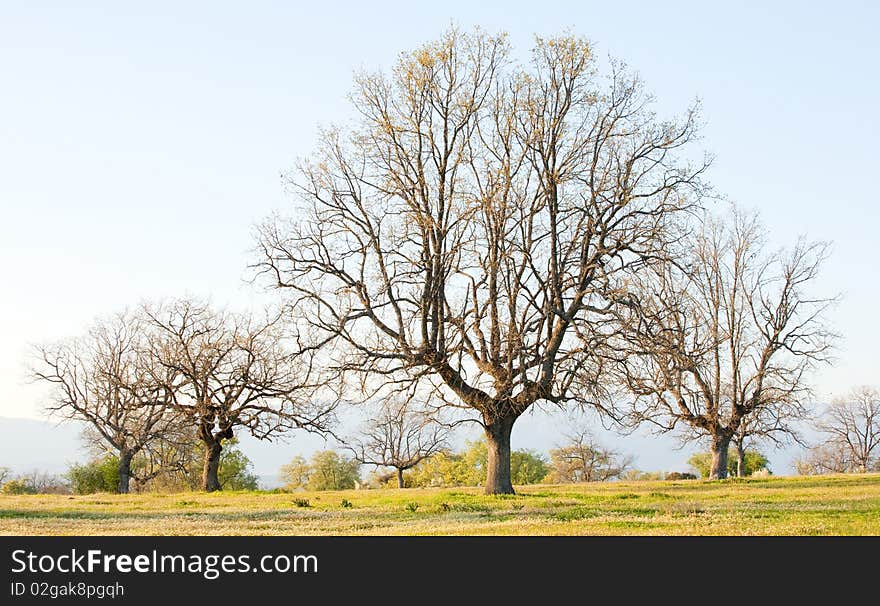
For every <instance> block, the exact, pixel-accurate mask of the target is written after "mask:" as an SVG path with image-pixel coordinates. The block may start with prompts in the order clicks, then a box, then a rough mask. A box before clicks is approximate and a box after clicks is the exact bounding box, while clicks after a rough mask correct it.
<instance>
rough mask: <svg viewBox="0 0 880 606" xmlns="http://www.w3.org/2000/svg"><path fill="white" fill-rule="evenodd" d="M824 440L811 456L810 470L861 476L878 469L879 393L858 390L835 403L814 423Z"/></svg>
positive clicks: (879, 464)
mask: <svg viewBox="0 0 880 606" xmlns="http://www.w3.org/2000/svg"><path fill="white" fill-rule="evenodd" d="M817 428H818V429H819V431H821V432H822V433H823V434H825V435H826V436H827V439H826V440H825V441H824V442H823V443H822V444H820V445H819V447H818V449H815V450H814V451H813V452H812V456H811V459H808V460H812V461H813V464H814V467H815V468H816V469H819V470H824V471H828V472H858V473H865V472H867V471H871V470H873V469H877V468H878V467H880V392H878V390H877V389H876V388H874V387H867V386H863V387H858V388H856V389H853V390H852V392H850V394H849V396H847V397H845V398H839V399H836V400H835V401H834V402H832V403H831V405H830V406H829V407H828V410H826V411H825V414H824V415H823V417H821V418H820V420H819V422H818V423H817Z"/></svg>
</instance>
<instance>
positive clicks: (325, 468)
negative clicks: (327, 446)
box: [308, 450, 360, 490]
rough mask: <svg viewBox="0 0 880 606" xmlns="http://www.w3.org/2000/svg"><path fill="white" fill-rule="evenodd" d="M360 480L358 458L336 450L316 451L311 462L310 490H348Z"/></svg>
mask: <svg viewBox="0 0 880 606" xmlns="http://www.w3.org/2000/svg"><path fill="white" fill-rule="evenodd" d="M359 480H360V463H359V462H358V461H357V459H353V458H348V457H345V456H342V455H340V454H339V453H338V452H336V451H335V450H321V451H318V452H316V453H315V454H314V455H313V456H312V458H311V461H310V462H309V483H308V488H309V490H346V489H349V488H354V487H355V483H356V482H358V481H359Z"/></svg>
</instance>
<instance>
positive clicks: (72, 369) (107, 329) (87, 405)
mask: <svg viewBox="0 0 880 606" xmlns="http://www.w3.org/2000/svg"><path fill="white" fill-rule="evenodd" d="M146 330H147V326H146V324H145V323H144V321H143V317H142V316H140V315H139V314H133V313H128V312H126V313H120V314H117V315H115V316H112V317H111V318H109V319H107V320H98V321H96V322H94V324H93V325H92V327H91V328H90V329H89V331H88V333H87V334H86V335H85V336H83V337H80V338H77V339H73V340H70V341H66V342H62V343H58V344H55V345H49V346H40V347H38V348H37V349H36V353H35V356H34V361H33V363H32V368H31V376H32V377H33V378H34V379H35V380H37V381H43V382H46V383H48V384H50V385H51V386H52V395H51V397H52V399H51V402H50V404H49V405H48V406H47V410H48V411H49V412H50V414H54V415H58V416H60V417H62V418H64V419H75V420H80V421H85V422H86V423H87V424H88V425H89V428H90V430H91V431H89V432H87V434H86V436H87V439H88V440H89V441H91V442H92V443H93V444H99V445H100V450H101V451H102V452H109V453H110V454H112V455H113V456H114V457H115V459H116V460H117V461H118V465H119V472H118V478H119V483H118V485H117V487H116V490H117V491H118V492H120V493H126V492H128V491H129V484H130V481H131V477H132V470H131V467H132V461H133V460H134V458H135V457H136V456H138V454H140V453H141V452H142V451H143V450H144V449H146V448H149V447H150V446H151V445H152V444H153V443H155V442H157V441H159V440H161V439H162V438H163V436H165V435H166V434H168V433H169V432H172V431H174V430H175V427H176V426H177V425H178V424H179V423H180V417H179V416H178V415H176V414H175V412H174V411H173V410H172V409H170V408H169V407H168V404H169V402H170V399H169V392H168V391H167V390H166V389H165V387H164V385H163V384H162V382H161V380H157V378H158V377H159V376H160V375H161V374H162V371H161V369H157V368H156V367H155V366H153V365H152V362H151V360H150V359H149V358H148V356H146V355H145V354H146V346H145V342H146Z"/></svg>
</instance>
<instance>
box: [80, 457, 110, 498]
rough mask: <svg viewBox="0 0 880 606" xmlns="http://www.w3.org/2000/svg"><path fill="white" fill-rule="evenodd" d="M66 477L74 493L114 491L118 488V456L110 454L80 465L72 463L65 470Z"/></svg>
mask: <svg viewBox="0 0 880 606" xmlns="http://www.w3.org/2000/svg"><path fill="white" fill-rule="evenodd" d="M67 478H68V479H69V480H70V488H71V490H72V491H73V492H75V493H76V494H93V493H96V492H116V491H117V489H118V488H119V458H118V457H115V456H112V455H111V456H106V457H103V458H101V459H93V460H91V461H88V462H86V463H83V464H82V465H79V464H74V465H72V466H71V467H70V469H69V470H68V471H67Z"/></svg>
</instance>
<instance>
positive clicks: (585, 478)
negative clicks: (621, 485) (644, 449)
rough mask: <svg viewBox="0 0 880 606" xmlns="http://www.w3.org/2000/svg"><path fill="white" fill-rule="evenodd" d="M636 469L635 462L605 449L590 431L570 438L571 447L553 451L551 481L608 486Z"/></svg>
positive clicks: (582, 431)
mask: <svg viewBox="0 0 880 606" xmlns="http://www.w3.org/2000/svg"><path fill="white" fill-rule="evenodd" d="M631 466H632V458H631V457H627V456H624V455H621V454H620V453H618V452H616V451H614V450H610V449H607V448H604V447H603V446H602V445H601V444H599V443H598V442H597V441H596V440H595V438H593V436H592V435H591V434H590V432H588V431H586V430H581V431H579V432H578V433H575V434H574V435H572V436H570V437H569V441H568V443H567V444H565V445H563V446H560V447H559V448H554V449H552V450H551V451H550V477H549V481H550V482H552V483H554V484H568V483H577V482H605V481H606V480H612V479H615V478H619V477H620V476H621V475H623V473H624V472H626V470H627V469H629V468H630V467H631Z"/></svg>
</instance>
